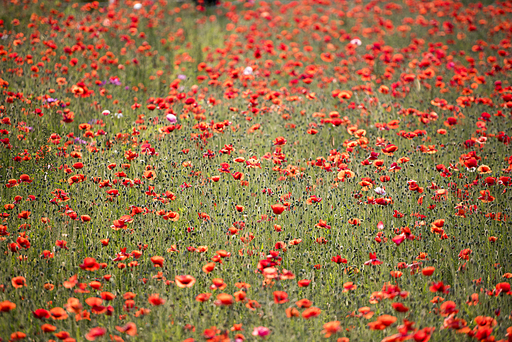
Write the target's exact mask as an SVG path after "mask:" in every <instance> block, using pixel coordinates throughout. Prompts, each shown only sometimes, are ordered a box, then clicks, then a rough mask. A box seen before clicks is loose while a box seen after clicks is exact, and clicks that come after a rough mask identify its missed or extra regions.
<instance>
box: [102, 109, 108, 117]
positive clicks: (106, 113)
mask: <svg viewBox="0 0 512 342" xmlns="http://www.w3.org/2000/svg"><path fill="white" fill-rule="evenodd" d="M101 114H103V115H105V116H107V115H109V114H110V110H106V109H105V110H104V111H103V112H102V113H101Z"/></svg>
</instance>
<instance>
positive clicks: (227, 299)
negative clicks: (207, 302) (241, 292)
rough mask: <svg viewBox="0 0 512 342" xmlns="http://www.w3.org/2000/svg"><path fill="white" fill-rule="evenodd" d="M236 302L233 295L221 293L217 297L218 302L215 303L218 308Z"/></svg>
mask: <svg viewBox="0 0 512 342" xmlns="http://www.w3.org/2000/svg"><path fill="white" fill-rule="evenodd" d="M234 302H235V300H234V298H233V296H232V295H230V294H227V293H220V294H218V295H217V300H216V301H215V302H214V304H215V305H217V306H229V305H232V304H233V303H234Z"/></svg>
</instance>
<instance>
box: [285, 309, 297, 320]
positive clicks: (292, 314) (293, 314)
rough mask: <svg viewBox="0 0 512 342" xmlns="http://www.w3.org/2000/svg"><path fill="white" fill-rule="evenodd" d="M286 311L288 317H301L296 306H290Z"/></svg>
mask: <svg viewBox="0 0 512 342" xmlns="http://www.w3.org/2000/svg"><path fill="white" fill-rule="evenodd" d="M285 311H286V317H288V318H292V317H299V316H300V312H299V310H297V309H296V308H293V307H289V308H288V309H286V310H285Z"/></svg>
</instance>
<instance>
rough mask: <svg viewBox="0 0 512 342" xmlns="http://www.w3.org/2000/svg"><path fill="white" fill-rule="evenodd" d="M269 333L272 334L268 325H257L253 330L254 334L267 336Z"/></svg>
mask: <svg viewBox="0 0 512 342" xmlns="http://www.w3.org/2000/svg"><path fill="white" fill-rule="evenodd" d="M268 334H270V329H269V328H266V327H255V328H254V330H253V332H252V336H260V337H265V336H267V335H268Z"/></svg>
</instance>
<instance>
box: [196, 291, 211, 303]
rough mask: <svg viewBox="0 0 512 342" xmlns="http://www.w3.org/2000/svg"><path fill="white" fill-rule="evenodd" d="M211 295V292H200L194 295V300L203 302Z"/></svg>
mask: <svg viewBox="0 0 512 342" xmlns="http://www.w3.org/2000/svg"><path fill="white" fill-rule="evenodd" d="M211 296H212V294H211V293H200V294H198V295H197V296H196V301H198V302H201V303H203V302H206V301H207V300H208V299H210V297H211Z"/></svg>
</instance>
